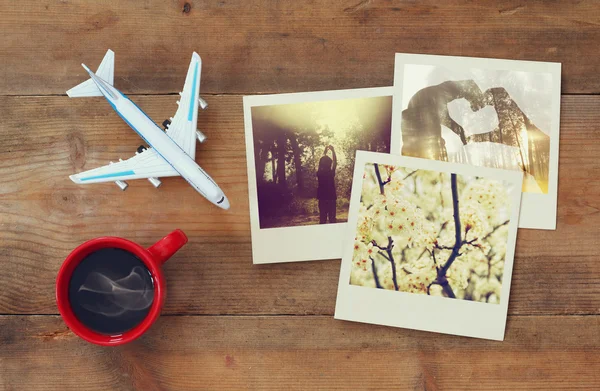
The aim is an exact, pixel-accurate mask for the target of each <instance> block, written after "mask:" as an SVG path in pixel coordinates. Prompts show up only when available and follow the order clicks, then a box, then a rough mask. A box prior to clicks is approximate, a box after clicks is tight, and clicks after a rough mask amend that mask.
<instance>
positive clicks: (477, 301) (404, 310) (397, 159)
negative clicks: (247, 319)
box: [335, 152, 523, 340]
mask: <svg viewBox="0 0 600 391" xmlns="http://www.w3.org/2000/svg"><path fill="white" fill-rule="evenodd" d="M522 178H523V174H522V173H521V172H519V171H509V170H498V169H492V168H482V167H481V168H480V167H474V166H469V165H464V164H455V163H446V162H438V161H434V160H425V159H414V158H407V157H402V156H393V155H384V154H376V153H368V152H359V153H358V155H357V159H356V166H355V172H354V182H353V186H354V188H353V193H352V200H351V204H350V218H349V226H350V227H351V229H349V231H348V233H347V235H346V240H345V242H344V247H345V248H344V256H343V259H342V268H341V274H340V280H339V288H338V298H337V305H336V313H335V316H336V318H338V319H345V320H354V321H360V322H366V323H376V324H383V325H390V326H397V327H407V328H415V329H419V330H428V331H437V332H442V333H449V334H457V335H465V336H472V337H480V338H489V339H498V340H501V339H503V337H504V327H505V323H506V313H507V308H508V295H509V291H510V281H511V273H512V265H513V256H514V249H515V240H516V233H517V225H518V216H519V203H520V196H521V184H522Z"/></svg>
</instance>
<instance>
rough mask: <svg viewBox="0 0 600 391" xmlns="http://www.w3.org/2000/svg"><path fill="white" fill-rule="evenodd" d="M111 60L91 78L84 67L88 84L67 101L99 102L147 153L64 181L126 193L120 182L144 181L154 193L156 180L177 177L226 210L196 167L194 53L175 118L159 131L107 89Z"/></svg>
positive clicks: (197, 64) (198, 101)
mask: <svg viewBox="0 0 600 391" xmlns="http://www.w3.org/2000/svg"><path fill="white" fill-rule="evenodd" d="M114 63H115V54H114V53H113V51H112V50H110V49H109V50H108V51H107V52H106V55H105V56H104V59H103V60H102V63H101V64H100V67H98V71H97V72H96V73H95V74H94V72H92V71H91V70H90V69H89V68H88V67H87V66H85V64H81V65H82V66H83V68H84V69H85V70H86V71H87V72H88V73H89V74H90V79H88V80H86V81H84V82H83V83H81V84H79V85H77V86H75V87H73V88H71V89H70V90H69V91H67V95H69V96H70V97H71V98H76V97H88V96H104V97H105V98H106V100H107V101H108V103H110V105H111V106H112V108H113V109H114V110H115V111H116V112H117V114H119V116H120V117H121V118H123V120H124V121H125V122H126V123H127V124H128V125H129V126H131V128H132V129H133V130H135V131H136V133H137V134H139V135H140V137H141V138H142V139H144V141H145V142H146V143H147V144H148V146H149V147H148V148H146V147H144V146H143V145H142V146H140V147H139V148H138V150H137V152H136V153H135V156H133V157H132V158H130V159H127V160H121V159H119V162H116V163H113V162H111V163H110V164H109V165H106V166H103V167H99V168H95V169H93V170H89V171H85V172H82V173H79V174H76V175H71V176H70V178H71V180H72V181H73V182H75V183H98V182H115V183H116V184H117V185H118V186H119V187H120V188H121V190H125V189H127V186H128V185H127V182H125V181H126V180H129V179H141V178H144V179H148V180H149V181H150V183H152V185H154V187H159V186H160V185H161V182H160V179H159V178H161V177H169V176H182V177H183V178H184V179H185V180H186V181H188V183H189V184H190V185H192V187H193V188H194V189H196V191H198V193H200V194H202V195H203V196H204V197H206V199H208V200H209V201H210V202H212V203H213V204H215V205H217V206H218V207H220V208H223V209H229V200H228V199H227V197H226V196H225V194H224V193H223V191H222V190H221V189H220V188H219V186H218V185H217V184H216V183H215V181H213V180H212V178H211V177H210V176H208V174H207V173H206V172H204V170H203V169H202V168H200V166H198V164H196V162H195V161H194V157H195V155H196V139H198V141H199V142H201V143H202V142H204V140H205V139H206V136H205V135H204V134H202V132H200V131H199V130H197V129H196V124H197V119H198V106H200V107H201V108H202V109H205V108H206V106H207V104H206V101H204V99H202V98H200V95H199V90H200V72H201V70H202V60H201V59H200V56H199V55H198V54H197V53H194V54H193V55H192V61H191V62H190V67H189V69H188V73H187V77H186V78H185V85H184V86H183V92H180V93H179V95H181V98H180V100H179V101H177V104H178V105H179V108H178V109H177V112H176V113H175V116H174V117H173V118H171V119H170V120H165V122H163V127H164V128H165V129H164V131H163V129H161V128H160V127H159V126H158V125H157V124H155V123H154V121H152V120H151V119H150V117H148V115H146V113H144V112H143V111H142V110H141V109H140V108H139V107H138V106H137V105H136V104H135V103H133V102H132V101H131V100H130V99H129V98H127V97H126V96H125V95H123V94H122V93H121V92H120V91H119V90H117V89H116V88H115V87H113V81H114Z"/></svg>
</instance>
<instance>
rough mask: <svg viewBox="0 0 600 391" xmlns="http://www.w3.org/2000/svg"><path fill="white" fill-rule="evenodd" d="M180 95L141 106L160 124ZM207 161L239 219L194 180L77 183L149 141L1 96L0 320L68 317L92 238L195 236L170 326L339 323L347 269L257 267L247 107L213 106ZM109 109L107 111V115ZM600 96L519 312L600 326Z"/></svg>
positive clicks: (525, 266) (95, 118) (571, 118)
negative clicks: (68, 281) (63, 301)
mask: <svg viewBox="0 0 600 391" xmlns="http://www.w3.org/2000/svg"><path fill="white" fill-rule="evenodd" d="M175 99H176V97H175V96H137V97H134V100H135V101H136V102H137V103H139V104H140V106H141V107H142V108H144V109H145V110H146V111H147V112H148V114H149V115H150V116H151V117H153V118H154V119H156V120H157V121H161V119H162V118H167V117H169V116H170V115H172V112H173V111H174V109H175V104H174V100H175ZM208 100H209V103H210V107H209V109H208V110H207V111H206V112H204V113H202V115H201V117H200V119H199V125H198V126H199V127H200V128H201V129H202V130H203V131H204V132H205V133H206V134H207V135H208V141H207V142H206V143H205V144H203V145H200V146H199V147H198V153H197V155H198V161H199V163H200V164H201V165H202V166H203V167H205V168H206V170H207V171H208V172H209V173H210V174H211V175H213V176H214V178H215V180H216V181H217V182H218V183H220V184H221V185H222V187H223V189H224V191H225V192H226V194H227V195H228V197H229V198H230V200H231V203H232V209H231V211H229V212H223V211H222V210H220V209H217V208H214V207H213V206H212V205H211V204H209V203H208V202H206V201H205V200H204V199H203V198H202V197H201V196H199V195H198V194H197V193H196V192H195V191H194V190H193V189H191V188H190V187H189V186H188V185H187V184H186V183H185V182H184V181H183V180H181V179H179V178H166V179H165V180H164V184H163V186H162V187H161V188H160V189H158V190H155V189H154V188H152V186H151V185H150V184H149V183H146V182H145V181H132V182H131V184H130V189H129V190H127V191H126V192H124V193H123V192H121V191H120V190H119V189H118V188H117V187H116V186H115V185H113V184H97V185H88V186H78V185H75V184H73V183H71V181H70V180H69V179H68V175H70V174H72V173H74V172H79V171H82V170H85V169H89V168H93V167H96V166H99V165H102V164H106V163H107V162H108V161H110V160H116V159H117V158H119V157H123V158H126V157H129V156H130V155H131V154H132V153H133V152H134V150H135V148H136V147H137V146H138V145H139V144H140V139H139V138H138V136H137V135H136V134H135V133H134V132H132V131H131V129H129V127H128V126H127V125H126V124H125V123H124V122H123V121H122V120H121V119H120V118H119V117H118V116H117V115H116V114H115V113H114V112H112V111H111V110H110V108H109V107H108V106H107V105H106V104H105V102H103V101H101V100H100V99H98V100H97V101H95V102H92V101H90V100H76V99H71V100H69V99H67V98H66V97H0V107H3V110H4V113H5V114H6V117H5V118H6V119H5V120H4V121H2V122H0V134H2V135H3V143H2V144H0V178H2V179H3V183H2V186H1V187H0V225H1V228H2V229H1V230H0V243H2V245H1V246H0V264H1V265H3V272H2V273H0V313H4V314H55V313H57V310H56V307H55V301H54V294H53V290H54V279H55V276H56V273H57V271H58V268H59V267H60V264H61V263H62V261H63V259H64V258H65V256H66V255H67V254H68V253H69V252H70V251H71V250H72V249H73V248H74V247H75V246H76V245H78V244H79V243H81V242H82V241H84V240H86V239H90V238H93V237H96V236H102V235H116V236H124V237H127V238H130V239H132V240H135V241H138V242H139V243H141V244H143V245H146V246H149V245H151V244H152V243H154V242H155V241H156V240H158V239H159V238H161V237H162V236H163V235H165V234H166V233H168V232H169V231H170V230H172V229H175V228H182V229H183V230H184V231H185V232H186V233H187V234H188V236H189V237H190V243H189V244H188V245H187V246H186V247H184V248H183V249H182V250H181V251H180V252H179V253H178V254H177V255H176V256H175V257H174V258H173V259H172V260H171V261H169V262H168V263H167V264H166V265H165V272H166V275H167V278H168V282H169V293H168V298H167V302H166V307H165V313H167V314H213V315H219V314H247V315H249V314H254V315H256V314H298V315H301V314H317V315H318V314H329V315H331V314H332V313H333V309H334V305H335V294H336V289H337V279H338V273H339V264H340V262H339V260H333V261H319V262H308V263H294V264H281V265H262V266H254V265H252V259H251V243H250V231H249V229H250V226H249V218H248V193H247V179H246V178H247V177H246V162H245V152H244V151H245V147H244V136H243V132H244V130H243V118H242V107H241V104H242V99H241V97H240V96H209V97H208ZM95 103H98V104H95ZM598 124H600V96H566V97H563V100H562V123H561V144H560V172H559V178H560V186H559V201H558V202H559V207H558V229H557V230H556V231H540V230H520V231H519V233H518V242H517V252H516V258H515V267H514V274H513V284H512V292H511V297H510V308H509V312H510V313H511V314H540V315H544V314H545V315H549V314H598V313H599V311H600V310H599V309H600V286H599V285H598V283H597V281H598V280H599V279H600V263H598V262H597V254H596V252H597V251H596V249H595V246H594V245H593V243H594V242H595V241H596V238H597V237H598V234H599V233H600V214H599V213H598V210H600V198H599V196H598V194H600V183H599V182H598V181H596V180H593V178H597V177H598V176H599V175H600V162H599V160H598V156H600V125H598Z"/></svg>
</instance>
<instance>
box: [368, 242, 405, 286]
mask: <svg viewBox="0 0 600 391" xmlns="http://www.w3.org/2000/svg"><path fill="white" fill-rule="evenodd" d="M371 243H373V246H375V247H377V248H378V249H380V250H383V251H385V252H386V253H387V256H386V254H384V253H383V252H381V251H380V252H379V255H381V256H382V257H384V258H385V259H387V260H388V261H389V262H390V263H391V264H392V281H393V283H394V289H395V290H398V277H397V275H396V262H395V261H394V256H393V255H392V249H393V248H394V242H393V241H392V237H391V236H388V245H387V247H383V246H380V245H379V244H377V242H376V241H375V240H372V241H371Z"/></svg>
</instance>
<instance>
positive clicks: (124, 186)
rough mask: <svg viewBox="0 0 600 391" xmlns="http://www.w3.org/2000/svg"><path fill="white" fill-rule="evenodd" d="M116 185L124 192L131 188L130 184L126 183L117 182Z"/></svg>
mask: <svg viewBox="0 0 600 391" xmlns="http://www.w3.org/2000/svg"><path fill="white" fill-rule="evenodd" d="M115 183H116V184H117V186H119V189H121V190H123V191H125V190H127V188H128V187H129V184H128V183H127V182H125V181H115Z"/></svg>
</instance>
